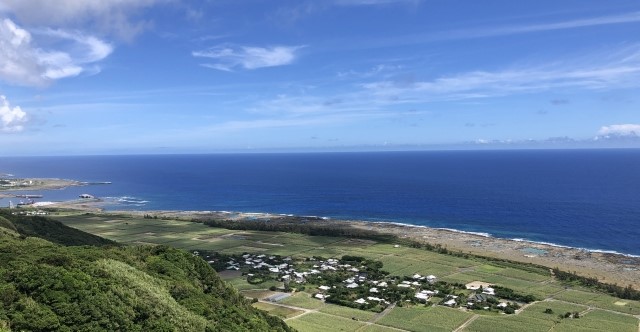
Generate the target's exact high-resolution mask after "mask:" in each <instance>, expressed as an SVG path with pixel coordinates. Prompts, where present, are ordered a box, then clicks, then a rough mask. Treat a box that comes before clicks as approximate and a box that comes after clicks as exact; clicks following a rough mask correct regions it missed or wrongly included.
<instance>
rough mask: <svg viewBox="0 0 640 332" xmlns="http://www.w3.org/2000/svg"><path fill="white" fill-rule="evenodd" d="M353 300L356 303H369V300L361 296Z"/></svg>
mask: <svg viewBox="0 0 640 332" xmlns="http://www.w3.org/2000/svg"><path fill="white" fill-rule="evenodd" d="M353 302H355V303H357V304H369V302H367V301H365V299H363V298H359V299H357V300H355V301H353Z"/></svg>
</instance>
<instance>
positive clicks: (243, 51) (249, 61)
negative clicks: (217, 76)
mask: <svg viewBox="0 0 640 332" xmlns="http://www.w3.org/2000/svg"><path fill="white" fill-rule="evenodd" d="M301 47H302V46H272V47H251V46H240V47H233V46H217V47H213V48H210V49H208V50H204V51H194V52H192V55H193V56H194V57H198V58H208V59H213V60H216V62H215V63H205V64H202V65H203V66H204V67H208V68H212V69H218V70H224V71H232V70H233V69H234V68H237V67H240V68H244V69H258V68H264V67H276V66H284V65H288V64H291V63H292V62H293V61H295V59H296V57H297V54H296V52H297V50H299V49H300V48H301Z"/></svg>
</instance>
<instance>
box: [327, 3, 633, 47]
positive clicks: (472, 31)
mask: <svg viewBox="0 0 640 332" xmlns="http://www.w3.org/2000/svg"><path fill="white" fill-rule="evenodd" d="M634 23H640V12H632V13H625V14H618V15H606V16H597V17H590V18H584V19H574V20H565V21H556V22H544V23H524V24H517V25H495V26H475V27H471V28H464V29H455V30H440V31H438V30H435V31H431V32H428V33H418V34H407V35H403V36H393V37H388V38H381V37H378V38H376V39H375V40H368V41H362V42H360V43H354V44H351V45H348V44H347V45H346V46H337V47H340V48H347V49H350V48H357V49H368V48H381V47H392V46H400V45H419V44H425V43H433V42H440V41H452V40H466V39H478V38H491V37H502V36H517V35H521V34H527V33H535V32H548V31H557V30H569V29H579V28H588V27H597V26H604V25H618V24H634Z"/></svg>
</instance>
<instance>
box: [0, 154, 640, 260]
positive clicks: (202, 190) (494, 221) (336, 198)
mask: <svg viewBox="0 0 640 332" xmlns="http://www.w3.org/2000/svg"><path fill="white" fill-rule="evenodd" d="M0 173H11V174H14V175H15V176H17V177H53V178H67V179H74V180H80V181H89V182H94V181H96V182H97V181H110V182H112V184H109V185H92V186H88V187H74V188H67V189H63V190H51V191H33V192H21V193H27V194H42V195H44V198H42V199H40V200H42V201H57V200H68V199H76V198H77V197H78V195H80V194H83V193H88V194H92V195H95V196H97V197H101V198H103V199H105V201H107V202H108V204H107V206H106V208H107V209H111V210H154V209H157V210H203V211H239V212H269V213H282V214H295V215H314V216H322V217H330V218H335V219H357V220H366V221H389V222H398V223H406V224H413V225H423V226H429V227H437V228H448V229H455V230H459V231H466V232H476V233H481V234H485V235H487V236H494V237H500V238H508V239H525V240H529V241H535V242H543V243H549V244H556V245H562V246H570V247H578V248H586V249H590V250H602V251H611V252H619V253H625V254H633V255H640V150H639V149H629V150H613V149H611V150H517V151H507V150H505V151H429V152H362V153H355V152H349V153H291V154H285V153H283V154H277V153H272V154H211V155H138V156H72V157H71V156H70V157H2V158H0ZM14 203H15V201H14ZM8 205H9V200H8V199H4V200H0V206H8Z"/></svg>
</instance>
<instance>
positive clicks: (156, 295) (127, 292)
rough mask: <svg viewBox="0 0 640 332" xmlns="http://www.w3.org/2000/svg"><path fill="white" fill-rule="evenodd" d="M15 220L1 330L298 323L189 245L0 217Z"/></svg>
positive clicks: (3, 235) (8, 242)
mask: <svg viewBox="0 0 640 332" xmlns="http://www.w3.org/2000/svg"><path fill="white" fill-rule="evenodd" d="M27 219H31V220H29V221H27ZM7 221H9V222H11V224H12V225H13V226H14V227H13V228H12V227H10V226H9V227H0V262H2V264H1V265H0V330H2V329H3V328H9V329H11V330H15V331H22V330H26V331H289V330H291V329H290V328H289V327H287V326H286V325H285V323H284V322H283V321H282V320H280V319H279V318H276V317H272V316H269V315H267V314H266V313H265V312H263V311H260V310H257V309H254V308H253V307H251V305H250V303H249V302H248V301H247V300H245V299H244V298H243V297H242V296H240V295H239V294H238V293H237V292H236V291H235V290H234V289H232V288H231V287H229V286H227V285H226V284H225V283H224V282H223V281H221V279H220V278H219V277H218V275H217V274H216V272H215V271H214V270H213V269H212V268H211V267H210V266H209V265H208V264H207V263H206V262H204V261H203V260H202V259H200V258H199V257H194V256H193V255H191V254H189V253H187V252H185V251H181V250H178V249H173V248H170V247H167V246H156V247H151V246H136V247H117V246H103V247H96V246H60V245H58V244H54V243H52V242H49V241H46V240H44V239H41V238H36V237H27V236H24V235H20V234H19V233H18V232H15V231H14V229H18V230H19V231H20V230H21V229H22V230H29V229H30V230H31V231H33V232H35V233H38V232H40V231H41V230H42V229H39V227H40V226H42V227H43V229H48V232H49V233H48V234H47V235H51V237H50V238H52V239H57V240H59V241H62V240H61V239H64V241H66V242H69V243H73V242H74V241H73V240H72V237H70V236H69V237H66V238H65V237H63V236H62V234H57V233H59V232H62V231H68V232H73V231H72V230H70V229H68V228H67V229H63V228H57V231H55V230H54V229H56V227H58V226H51V225H56V224H55V223H54V222H52V221H50V220H48V219H46V218H41V217H19V218H18V217H15V216H11V215H9V216H7V215H5V216H4V217H3V219H2V220H0V222H2V224H3V225H5V224H6V225H7V226H8V223H7ZM14 222H15V223H14ZM41 222H42V223H46V222H51V225H43V224H40V223H41ZM24 225H30V226H29V227H31V228H29V227H27V226H24ZM23 226H24V227H23ZM49 226H51V227H49ZM63 227H64V226H63ZM69 234H72V233H69ZM82 241H85V240H82Z"/></svg>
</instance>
